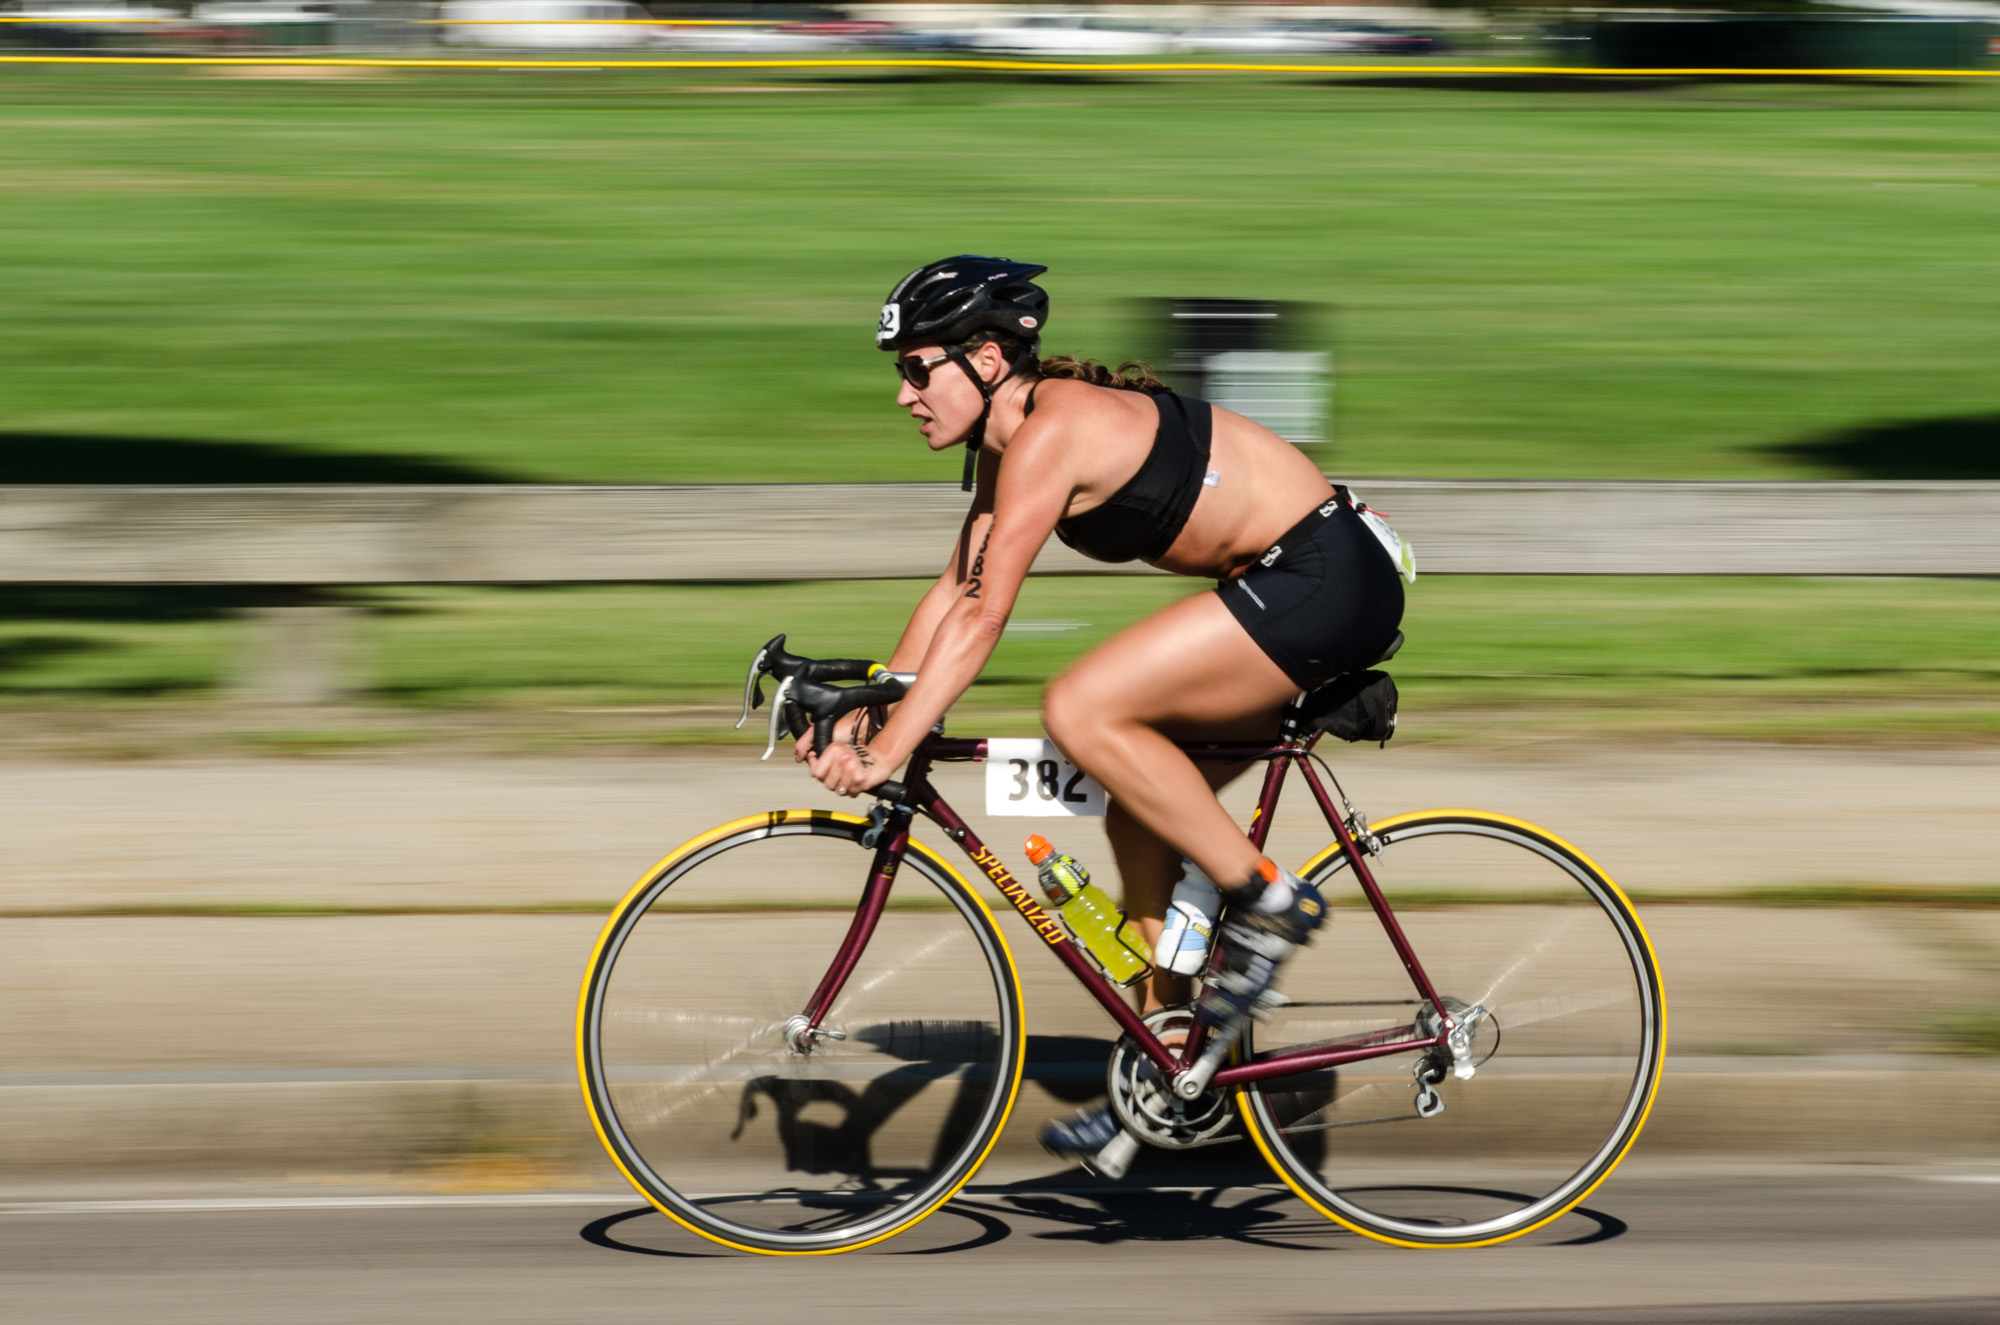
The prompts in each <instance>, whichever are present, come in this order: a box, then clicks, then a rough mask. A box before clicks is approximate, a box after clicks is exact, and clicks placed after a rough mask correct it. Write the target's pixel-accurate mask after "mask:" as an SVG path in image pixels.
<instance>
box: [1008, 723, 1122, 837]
mask: <svg viewBox="0 0 2000 1325" xmlns="http://www.w3.org/2000/svg"><path fill="white" fill-rule="evenodd" d="M986 813H988V814H990V815H1013V816H1017V817H1034V818H1040V817H1046V816H1052V815H1053V816H1059V815H1084V816H1094V815H1101V814H1103V813H1104V785H1103V784H1102V783H1100V782H1099V781H1098V780H1097V779H1096V778H1094V777H1092V776H1090V774H1088V773H1086V772H1084V771H1083V770H1082V769H1080V768H1078V767H1077V766H1076V765H1075V764H1072V763H1071V762H1070V761H1069V760H1068V759H1066V758H1064V757H1063V753H1062V751H1060V750H1058V749H1056V746H1055V742H1054V741H1036V740H997V741H996V740H990V741H988V742H987V743H986Z"/></svg>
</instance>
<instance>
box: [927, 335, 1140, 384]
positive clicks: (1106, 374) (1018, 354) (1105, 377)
mask: <svg viewBox="0 0 2000 1325" xmlns="http://www.w3.org/2000/svg"><path fill="white" fill-rule="evenodd" d="M988 341H991V342H993V343H994V344H996V345H998V346H999V347H1000V352H1001V353H1002V354H1004V355H1006V356H1007V362H1008V363H1011V364H1016V365H1018V367H1017V368H1016V370H1015V371H1016V372H1017V373H1018V374H1019V375H1020V376H1022V377H1026V378H1031V379H1043V380H1053V381H1061V382H1088V383H1090V384H1091V385H1092V386H1108V387H1115V388H1117V389H1119V390H1123V391H1166V390H1168V389H1169V388H1168V386H1167V384H1166V383H1165V382H1162V381H1161V380H1160V379H1159V375H1158V374H1156V373H1155V372H1154V371H1153V370H1152V367H1151V366H1150V365H1148V364H1144V363H1141V362H1140V361H1139V360H1137V359H1127V360H1126V361H1125V362H1124V363H1121V364H1119V365H1118V367H1117V369H1116V370H1115V371H1114V370H1112V369H1110V368H1106V367H1105V366H1104V365H1103V364H1101V363H1099V362H1097V360H1095V359H1079V358H1077V357H1076V356H1075V355H1071V354H1052V355H1050V356H1049V357H1048V358H1046V359H1040V360H1037V359H1034V358H1032V357H1030V356H1029V355H1028V352H1027V351H1028V345H1027V342H1026V341H1023V340H1021V339H1019V338H1018V337H1014V336H1009V335H1006V334H1005V333H1001V332H992V331H983V332H979V333H978V334H976V335H974V336H973V338H972V339H971V340H969V341H967V342H966V343H965V348H967V349H971V348H972V347H974V346H976V345H983V344H985V343H986V342H988Z"/></svg>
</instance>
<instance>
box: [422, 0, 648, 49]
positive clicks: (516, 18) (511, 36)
mask: <svg viewBox="0 0 2000 1325" xmlns="http://www.w3.org/2000/svg"><path fill="white" fill-rule="evenodd" d="M438 18H439V19H440V20H441V21H442V23H443V24H444V26H443V27H442V28H441V29H440V31H441V32H442V34H443V39H444V40H445V41H446V42H448V43H450V44H453V45H459V46H535V47H542V48H559V49H565V50H587V49H597V50H602V49H605V48H610V47H622V46H647V45H651V44H652V43H654V42H656V41H658V40H659V39H660V37H659V34H660V32H661V31H662V29H661V28H660V27H658V26H657V25H655V24H652V23H650V22H646V21H643V20H650V19H651V18H652V15H651V14H649V13H647V12H646V11H645V10H644V9H641V8H640V7H639V6H638V5H635V4H626V3H623V0H445V3H444V4H442V5H440V6H439V7H438ZM607 20H611V21H607ZM618 20H623V21H618ZM632 20H642V21H639V22H634V21H632Z"/></svg>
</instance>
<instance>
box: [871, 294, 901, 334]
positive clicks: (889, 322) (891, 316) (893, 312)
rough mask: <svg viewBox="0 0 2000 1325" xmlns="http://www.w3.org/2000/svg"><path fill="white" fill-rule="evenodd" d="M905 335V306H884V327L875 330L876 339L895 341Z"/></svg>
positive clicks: (893, 304)
mask: <svg viewBox="0 0 2000 1325" xmlns="http://www.w3.org/2000/svg"><path fill="white" fill-rule="evenodd" d="M902 333H903V306H902V305H901V304H898V303H894V302H891V303H886V304H884V305H882V325H881V326H879V327H877V328H876V329H875V339H876V340H878V341H881V340H894V339H896V337H898V336H900V335H901V334H902Z"/></svg>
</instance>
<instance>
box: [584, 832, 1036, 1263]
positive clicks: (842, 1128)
mask: <svg viewBox="0 0 2000 1325" xmlns="http://www.w3.org/2000/svg"><path fill="white" fill-rule="evenodd" d="M868 827H869V824H868V821H867V820H865V819H857V818H854V817H852V816H850V815H843V814H830V813H827V812H825V811H821V810H811V811H808V810H789V811H786V810H780V811H774V812H772V813H770V814H761V815H757V816H755V817H753V818H749V819H739V820H738V821H736V822H735V823H733V824H725V825H724V826H723V827H721V828H718V829H716V830H714V831H713V832H710V833H707V834H704V835H703V836H701V837H698V838H696V839H695V840H694V841H692V842H690V843H688V844H687V845H686V846H684V847H682V848H681V849H680V850H679V851H676V852H675V853H674V854H673V855H671V856H669V857H667V859H666V860H664V861H662V862H660V864H659V865H657V866H655V867H654V868H653V869H652V870H651V871H650V872H649V873H648V874H647V875H646V877H645V878H644V879H642V880H640V882H639V884H638V885H637V886H636V887H635V888H634V889H633V890H632V892H631V893H630V894H629V895H628V896H627V897H626V898H625V900H624V901H623V902H621V903H620V904H619V906H618V909H617V910H616V911H614V912H613V913H612V916H611V919H610V922H609V923H608V924H607V925H606V926H605V929H604V933H603V936H602V937H601V938H600V939H599V940H598V945H597V950H596V952H595V953H593V954H592V956H591V962H590V970H589V975H588V977H587V978H586V980H585V982H584V988H583V997H582V1001H581V1005H580V1006H579V1008H578V1012H577V1056H578V1060H579V1066H580V1069H581V1072H582V1076H583V1091H584V1099H585V1101H586V1103H587V1104H588V1105H589V1108H590V1113H591V1118H592V1120H593V1121H594V1122H595V1123H596V1124H597V1131H598V1135H599V1136H600V1137H601V1138H602V1139H603V1141H604V1145H605V1147H606V1149H608V1150H609V1151H610V1152H611V1157H612V1158H613V1159H614V1160H615V1161H616V1162H617V1164H618V1166H619V1168H620V1169H622V1170H623V1171H624V1173H625V1176H626V1177H628V1178H629V1179H631V1181H632V1183H633V1185H634V1186H636V1187H637V1188H638V1189H639V1190H640V1191H641V1192H643V1193H644V1194H645V1195H646V1198H647V1199H648V1200H650V1201H651V1202H652V1203H653V1204H654V1205H655V1206H656V1207H658V1209H659V1210H660V1211H661V1212H662V1213H664V1214H666V1215H667V1216H668V1217H669V1218H671V1219H674V1220H676V1221H677V1222H679V1223H680V1224H682V1225H684V1226H686V1227H687V1228H689V1229H692V1230H693V1231H694V1232H696V1233H699V1234H701V1235H702V1236H703V1237H705V1238H709V1239H712V1240H714V1241H716V1242H720V1243H723V1244H724V1245H726V1246H730V1247H735V1248H738V1249H740V1250H744V1251H758V1252H766V1253H771V1254H793V1255H799V1254H807V1255H809V1254H813V1253H824V1252H835V1251H848V1250H851V1249H853V1248H855V1247H862V1246H866V1245H868V1244H869V1243H871V1242H879V1241H880V1240H881V1239H883V1238H886V1237H890V1236H892V1235H894V1234H896V1233H900V1232H902V1231H903V1230H904V1229H906V1228H909V1227H910V1226H911V1225H912V1224H915V1223H916V1222H917V1221H919V1220H921V1219H923V1218H924V1217H925V1216H926V1215H929V1214H930V1213H932V1212H933V1211H935V1210H936V1209H937V1208H938V1207H939V1206H941V1205H943V1204H944V1202H946V1201H947V1200H949V1199H950V1198H951V1196H952V1194H953V1193H954V1192H956V1191H957V1190H958V1189H959V1187H960V1186H962V1185H963V1184H964V1183H965V1181H966V1180H967V1179H968V1178H970V1177H971V1176H972V1173H973V1171H974V1170H975V1169H977V1168H978V1167H979V1164H980V1162H981V1161H982V1160H984V1159H985V1157H986V1154H987V1152H988V1151H989V1150H990V1149H991V1148H992V1146H993V1143H994V1141H995V1139H997V1138H998V1137H999V1135H1000V1131H1001V1128H1002V1127H1004V1126H1005V1124H1006V1121H1007V1113H1008V1110H1009V1109H1010V1108H1011V1107H1012V1106H1013V1101H1014V1095H1015V1092H1016V1091H1017V1090H1018V1089H1019V1086H1020V1080H1021V1068H1022V1062H1023V1052H1024V1048H1025V1033H1024V1030H1023V1026H1022V1020H1021V994H1020V986H1019V983H1018V982H1017V980H1016V978H1015V972H1014V964H1013V959H1012V958H1011V957H1010V956H1009V954H1008V952H1007V946H1006V943H1005V941H1004V940H1003V939H1002V938H1001V936H1000V931H999V929H998V927H997V926H996V925H995V924H994V922H993V917H992V916H991V915H990V914H989V913H988V912H987V910H986V908H985V907H984V906H983V905H981V903H980V901H979V899H978V898H977V897H975V896H974V895H973V894H972V892H971V890H970V889H969V888H968V887H967V886H966V884H965V881H964V880H963V879H961V878H959V877H958V875H957V874H956V873H954V872H953V871H952V869H951V868H950V867H949V866H948V865H946V864H945V863H944V862H943V861H942V860H940V859H938V858H937V856H935V855H934V854H932V853H931V852H930V851H929V850H928V849H926V848H924V847H922V846H919V845H917V844H916V843H915V842H912V843H911V844H910V846H909V850H908V853H907V854H906V855H905V856H904V858H903V862H902V866H901V869H900V871H899V873H898V876H897V878H896V881H895V885H894V889H893V891H892V892H891V893H890V896H889V902H888V906H887V908H886V910H885V911H884V912H883V914H882V917H881V919H880V921H879V923H878V924H877V926H876V928H875V931H874V934H873V937H872V938H871V939H870V940H869V942H868V944H867V947H866V949H865V950H863V951H862V952H861V954H860V959H859V961H858V963H857V964H856V965H855V966H854V968H853V970H852V971H851V973H850V974H849V975H848V976H847V979H846V982H845V984H844V985H843V986H842V988H841V993H840V995H839V996H838V998H836V999H835V1000H834V1002H833V1005H832V1007H831V1008H830V1009H829V1011H828V1013H827V1015H826V1017H825V1018H824V1019H823V1021H822V1022H821V1024H820V1026H819V1027H818V1028H817V1031H818V1033H816V1034H815V1033H810V1032H808V1031H807V1030H806V1027H805V1024H804V1018H803V1017H802V1016H800V1014H801V1013H802V1011H803V1010H804V1008H805V1007H806V1005H807V1004H808V1002H809V1001H810V1000H811V999H812V997H813V994H814V990H815V989H816V988H817V987H818V986H819V984H820V981H821V979H822V978H823V977H824V976H825V975H826V974H827V972H828V969H829V967H830V966H831V965H832V964H833V962H834V960H835V956H836V954H837V953H839V952H840V951H841V948H842V944H843V941H844V940H845V939H846V938H847V936H848V933H849V929H850V927H851V926H852V925H853V924H854V920H855V913H856V907H857V903H858V901H859V899H860V897H861V893H862V888H863V886H864V885H865V883H866V882H867V879H868V875H869V872H870V866H871V862H872V861H873V858H874V854H875V853H874V851H873V850H872V849H871V848H869V847H868V846H866V845H864V844H863V841H862V838H863V834H864V833H865V832H866V831H867V829H868Z"/></svg>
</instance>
